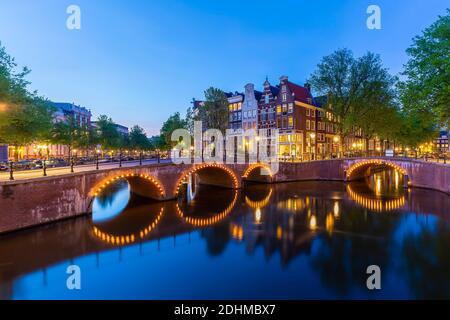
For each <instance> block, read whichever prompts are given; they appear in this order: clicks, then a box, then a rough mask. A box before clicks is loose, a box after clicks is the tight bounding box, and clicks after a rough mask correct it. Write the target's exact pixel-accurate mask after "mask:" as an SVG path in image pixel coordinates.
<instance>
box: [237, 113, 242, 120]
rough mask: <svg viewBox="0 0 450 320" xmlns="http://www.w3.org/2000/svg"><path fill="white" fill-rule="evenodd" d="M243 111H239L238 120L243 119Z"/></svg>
mask: <svg viewBox="0 0 450 320" xmlns="http://www.w3.org/2000/svg"><path fill="white" fill-rule="evenodd" d="M241 116H242V115H241V112H238V120H241Z"/></svg>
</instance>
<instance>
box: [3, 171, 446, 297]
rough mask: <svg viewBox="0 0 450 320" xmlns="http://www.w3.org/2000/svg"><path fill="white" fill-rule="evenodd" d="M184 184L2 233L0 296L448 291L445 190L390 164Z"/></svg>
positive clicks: (410, 294)
mask: <svg viewBox="0 0 450 320" xmlns="http://www.w3.org/2000/svg"><path fill="white" fill-rule="evenodd" d="M124 190H125V187H124V185H122V187H121V188H119V189H118V192H117V196H118V197H119V198H120V197H123V195H122V196H120V195H119V194H120V193H121V192H123V191H124ZM189 191H190V192H189V193H188V195H187V196H186V197H185V198H182V199H179V200H178V201H170V202H163V203H159V202H152V201H148V200H145V199H142V198H139V197H138V196H136V195H133V194H131V196H130V197H129V199H128V200H127V205H126V209H124V210H120V211H121V212H120V214H116V215H114V216H113V217H112V218H110V219H107V220H98V219H94V221H92V220H91V219H89V218H88V217H85V218H81V219H76V220H73V221H66V222H64V223H60V224H57V225H53V226H49V227H47V228H43V229H39V230H34V231H32V230H30V231H28V232H25V233H21V234H17V235H15V236H10V237H7V238H6V239H3V240H2V242H1V244H0V246H5V248H7V249H9V250H7V251H5V250H3V251H2V252H9V254H10V256H6V257H1V260H0V265H1V263H2V261H3V260H5V261H6V260H7V261H15V265H14V266H13V267H11V268H8V267H7V266H6V267H2V268H0V271H1V279H5V280H2V281H3V283H2V287H1V289H2V291H0V292H1V294H2V296H3V297H5V298H15V299H21V298H25V299H27V298H44V299H45V298H53V299H54V298H69V299H72V298H73V299H78V298H82V299H95V298H102V299H103V298H126V299H132V298H138V299H141V298H149V299H154V298H158V299H174V298H179V299H202V298H211V299H212V298H218V299H221V298H235V299H239V298H244V299H247V298H254V299H259V298H271V299H297V298H298V299H300V298H312V299H321V298H323V299H335V298H341V299H342V298H361V299H365V298H369V299H372V298H374V299H376V298H444V297H445V298H450V258H449V255H448V254H446V252H448V248H449V246H450V225H449V223H448V221H449V214H450V203H449V202H450V201H449V197H448V196H447V195H445V194H443V193H439V192H433V191H429V190H420V189H411V190H410V191H407V190H404V189H403V182H402V181H401V176H398V177H396V175H395V172H392V171H391V172H388V173H385V172H377V173H375V174H374V175H373V176H372V177H370V178H368V179H367V180H366V181H357V182H353V183H351V184H348V185H346V184H344V183H339V182H295V183H285V184H276V185H253V186H249V187H247V188H245V189H243V190H242V191H239V192H236V191H234V190H226V189H218V188H212V187H204V186H200V187H198V186H196V187H195V188H191V189H190V190H189ZM108 201H109V202H106V204H107V205H104V208H108V207H114V206H112V205H108V204H109V203H110V204H112V203H116V202H115V201H116V199H115V196H113V199H110V200H108ZM117 203H123V202H121V201H119V202H117ZM44 248H45V250H44ZM16 252H20V253H21V254H20V255H19V254H15V253H16ZM73 263H75V264H78V265H80V267H81V269H82V275H83V276H82V277H83V278H82V285H83V289H82V290H81V291H78V292H76V291H69V290H67V289H66V287H65V283H66V277H67V275H66V273H65V268H66V267H67V266H68V265H69V264H73ZM371 264H376V265H379V266H380V267H381V270H382V288H383V289H382V290H381V291H377V292H370V291H368V290H367V289H366V287H365V284H366V279H367V275H366V268H367V266H369V265H371Z"/></svg>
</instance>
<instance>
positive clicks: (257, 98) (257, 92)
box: [253, 90, 263, 101]
mask: <svg viewBox="0 0 450 320" xmlns="http://www.w3.org/2000/svg"><path fill="white" fill-rule="evenodd" d="M253 92H254V93H255V98H256V100H258V101H259V100H261V97H262V95H263V93H262V92H261V91H257V90H254V91H253Z"/></svg>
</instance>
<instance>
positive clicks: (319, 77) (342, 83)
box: [309, 49, 396, 137]
mask: <svg viewBox="0 0 450 320" xmlns="http://www.w3.org/2000/svg"><path fill="white" fill-rule="evenodd" d="M395 82H396V79H395V78H394V77H392V76H391V75H390V74H389V72H388V71H387V69H385V68H383V66H382V63H381V59H380V57H379V56H378V55H375V54H373V53H370V52H369V53H367V54H365V55H364V56H362V57H360V58H355V57H354V56H353V53H352V52H351V51H350V50H348V49H340V50H337V51H335V52H334V53H332V54H331V55H329V56H326V57H324V58H323V59H322V61H321V62H320V63H319V65H318V67H317V70H316V71H315V72H314V73H313V74H312V75H311V77H310V79H309V83H310V84H311V86H312V88H313V89H314V90H315V91H316V92H317V93H318V94H320V95H326V96H327V97H328V102H327V105H326V108H327V109H329V110H330V111H331V112H332V113H333V114H334V115H335V116H337V117H338V119H339V123H338V124H337V127H338V131H339V132H338V133H339V134H340V135H341V136H342V137H345V136H347V135H348V134H350V133H352V131H353V129H354V127H355V126H357V127H361V128H364V127H365V128H366V129H370V130H369V131H370V132H371V133H376V132H375V131H376V127H374V126H372V125H371V123H372V121H374V119H375V117H376V116H379V115H380V114H383V113H384V112H386V111H389V112H394V110H392V109H393V108H395V107H394V106H395V103H394V101H395V86H394V85H395ZM381 119H382V118H381ZM392 119H393V118H392ZM386 120H388V119H386ZM390 125H395V124H390Z"/></svg>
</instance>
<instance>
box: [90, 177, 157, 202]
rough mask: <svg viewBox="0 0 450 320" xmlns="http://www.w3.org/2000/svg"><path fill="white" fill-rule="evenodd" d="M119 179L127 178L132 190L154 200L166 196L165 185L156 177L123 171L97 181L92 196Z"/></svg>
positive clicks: (95, 195)
mask: <svg viewBox="0 0 450 320" xmlns="http://www.w3.org/2000/svg"><path fill="white" fill-rule="evenodd" d="M118 180H126V181H127V182H128V183H129V184H130V189H131V192H133V193H135V194H137V195H139V196H143V197H146V198H151V199H154V200H163V199H164V198H165V196H166V192H165V190H164V186H163V185H162V184H161V182H159V181H158V179H156V178H155V177H152V176H150V175H148V174H144V173H141V174H139V173H123V174H119V175H115V176H112V177H108V178H106V179H104V180H102V181H101V182H99V183H97V184H96V186H94V188H92V190H91V193H90V194H91V196H92V198H95V197H97V196H98V195H99V194H100V193H101V192H102V191H103V190H104V189H105V188H107V187H108V186H109V185H110V184H112V183H114V182H116V181H118Z"/></svg>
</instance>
